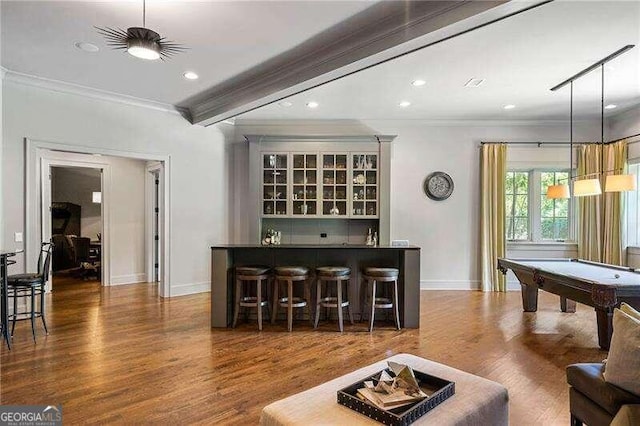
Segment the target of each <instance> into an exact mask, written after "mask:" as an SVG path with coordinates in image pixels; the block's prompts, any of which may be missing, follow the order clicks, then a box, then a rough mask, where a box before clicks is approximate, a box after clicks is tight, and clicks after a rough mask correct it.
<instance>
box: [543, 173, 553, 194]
mask: <svg viewBox="0 0 640 426" xmlns="http://www.w3.org/2000/svg"><path fill="white" fill-rule="evenodd" d="M553 175H554V173H553V172H542V173H541V174H540V193H541V194H546V193H547V187H549V186H551V185H554V184H555V183H554V176H553Z"/></svg>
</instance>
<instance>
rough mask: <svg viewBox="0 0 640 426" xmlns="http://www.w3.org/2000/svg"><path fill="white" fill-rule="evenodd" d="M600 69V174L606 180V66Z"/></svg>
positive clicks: (601, 66)
mask: <svg viewBox="0 0 640 426" xmlns="http://www.w3.org/2000/svg"><path fill="white" fill-rule="evenodd" d="M600 69H601V72H600V80H601V84H600V88H601V90H600V141H601V142H602V145H601V152H600V172H601V173H602V178H604V64H602V65H600ZM602 178H601V179H602Z"/></svg>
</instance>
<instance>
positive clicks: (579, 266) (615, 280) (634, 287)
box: [498, 258, 640, 349]
mask: <svg viewBox="0 0 640 426" xmlns="http://www.w3.org/2000/svg"><path fill="white" fill-rule="evenodd" d="M498 269H500V271H502V273H505V274H506V272H507V270H508V269H511V270H512V271H513V273H514V274H515V275H516V277H517V278H518V280H519V281H520V285H521V287H522V307H523V309H524V311H525V312H535V311H536V310H537V309H538V289H540V290H544V291H548V292H550V293H554V294H557V295H559V296H560V308H561V310H562V312H575V302H579V303H583V304H585V305H589V306H593V307H594V308H595V311H596V319H597V321H598V343H599V345H600V347H601V348H603V349H609V344H610V342H611V334H612V333H613V322H612V320H613V309H614V308H615V307H617V306H619V305H620V303H621V302H626V303H628V304H629V305H631V306H633V307H635V308H636V309H637V308H640V273H639V272H637V271H635V270H634V269H633V268H628V267H623V266H615V265H607V264H604V263H596V262H589V261H586V260H578V259H504V258H500V259H498Z"/></svg>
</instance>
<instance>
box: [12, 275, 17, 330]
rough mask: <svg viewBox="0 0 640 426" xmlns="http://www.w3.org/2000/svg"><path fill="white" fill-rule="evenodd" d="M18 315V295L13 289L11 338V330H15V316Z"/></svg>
mask: <svg viewBox="0 0 640 426" xmlns="http://www.w3.org/2000/svg"><path fill="white" fill-rule="evenodd" d="M17 314H18V293H16V289H15V287H14V289H13V321H11V336H13V330H15V328H16V315H17Z"/></svg>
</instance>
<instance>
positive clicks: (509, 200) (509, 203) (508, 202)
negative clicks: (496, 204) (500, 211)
mask: <svg viewBox="0 0 640 426" xmlns="http://www.w3.org/2000/svg"><path fill="white" fill-rule="evenodd" d="M504 205H505V206H506V209H505V211H506V212H507V216H514V214H513V195H506V196H505V197H504Z"/></svg>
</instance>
